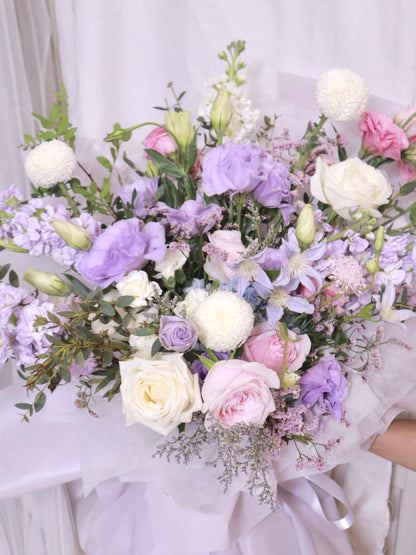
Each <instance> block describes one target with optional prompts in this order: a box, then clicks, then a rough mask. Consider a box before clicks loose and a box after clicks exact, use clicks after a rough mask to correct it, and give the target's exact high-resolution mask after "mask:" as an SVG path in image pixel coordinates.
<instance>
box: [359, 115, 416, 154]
mask: <svg viewBox="0 0 416 555" xmlns="http://www.w3.org/2000/svg"><path fill="white" fill-rule="evenodd" d="M358 127H359V128H360V131H361V133H362V134H363V146H364V148H365V149H367V150H368V151H370V152H371V153H373V154H377V155H379V156H383V157H385V158H392V159H393V160H400V157H401V153H402V150H405V149H406V148H407V147H408V146H409V140H408V138H407V137H406V133H405V132H404V131H403V129H401V128H400V127H399V126H398V125H396V124H395V123H394V121H393V120H392V119H391V118H390V117H389V116H385V115H384V114H379V113H377V112H364V113H363V114H361V120H360V123H359V124H358Z"/></svg>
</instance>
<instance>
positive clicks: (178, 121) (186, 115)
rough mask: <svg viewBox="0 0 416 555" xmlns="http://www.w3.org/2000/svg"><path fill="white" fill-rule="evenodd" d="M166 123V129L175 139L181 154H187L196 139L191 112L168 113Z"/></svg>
mask: <svg viewBox="0 0 416 555" xmlns="http://www.w3.org/2000/svg"><path fill="white" fill-rule="evenodd" d="M165 121H166V129H167V130H168V131H169V132H170V133H172V135H173V136H174V137H175V139H176V141H177V143H178V145H179V148H180V150H181V152H185V151H186V150H187V148H188V146H189V145H190V144H191V143H192V141H193V139H194V137H195V129H194V128H193V127H192V124H191V114H190V112H187V111H182V112H166V116H165Z"/></svg>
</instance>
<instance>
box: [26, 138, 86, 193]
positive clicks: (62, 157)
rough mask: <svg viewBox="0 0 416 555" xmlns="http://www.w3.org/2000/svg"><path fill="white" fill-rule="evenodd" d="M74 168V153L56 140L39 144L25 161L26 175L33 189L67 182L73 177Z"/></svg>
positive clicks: (75, 164)
mask: <svg viewBox="0 0 416 555" xmlns="http://www.w3.org/2000/svg"><path fill="white" fill-rule="evenodd" d="M76 166H77V159H76V157H75V154H74V151H73V150H72V148H71V147H70V146H68V145H67V144H66V143H64V142H62V141H59V140H58V139H53V140H52V141H47V142H46V143H42V144H40V145H39V146H37V147H36V148H34V149H33V150H32V151H31V152H30V153H29V154H28V156H27V158H26V160H25V170H26V175H27V177H28V178H29V180H30V182H31V183H33V185H34V186H35V187H50V186H51V185H56V183H65V182H67V181H68V180H69V179H71V177H72V176H73V175H74V172H75V168H76Z"/></svg>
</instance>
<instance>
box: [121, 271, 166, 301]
mask: <svg viewBox="0 0 416 555" xmlns="http://www.w3.org/2000/svg"><path fill="white" fill-rule="evenodd" d="M116 287H117V289H118V291H119V293H120V295H129V296H132V297H134V301H132V303H131V305H130V306H132V307H135V308H139V307H141V306H146V305H147V301H148V300H150V299H152V298H153V297H155V296H157V295H160V294H161V293H162V290H161V289H160V287H159V285H158V284H157V283H156V282H155V281H149V277H148V275H147V273H146V272H144V271H143V270H140V271H137V270H133V271H132V272H130V273H129V274H127V276H124V277H123V278H122V279H121V280H120V281H119V282H118V283H117V285H116Z"/></svg>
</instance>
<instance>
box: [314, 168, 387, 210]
mask: <svg viewBox="0 0 416 555" xmlns="http://www.w3.org/2000/svg"><path fill="white" fill-rule="evenodd" d="M311 193H312V194H313V196H314V197H316V198H317V199H318V200H320V201H322V202H325V203H326V204H329V205H330V206H332V208H333V209H334V210H335V212H336V213H337V214H339V215H340V216H342V217H343V218H345V219H347V220H349V219H351V216H350V209H351V208H354V207H357V208H361V209H367V210H368V211H369V212H370V215H371V216H373V217H375V218H379V217H380V216H381V214H380V212H379V211H378V210H377V208H378V207H379V206H381V205H383V204H385V203H386V202H387V201H388V199H389V197H390V195H391V194H392V188H391V186H390V185H389V183H387V181H386V178H385V177H384V175H383V174H382V173H381V171H380V170H376V169H375V168H373V167H372V166H369V165H368V164H366V163H365V162H363V161H362V160H360V159H359V158H348V159H347V160H344V162H338V163H337V164H333V165H332V166H328V165H327V164H325V162H323V161H322V160H321V159H320V158H318V160H317V164H316V173H315V175H314V176H313V177H312V179H311Z"/></svg>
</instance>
